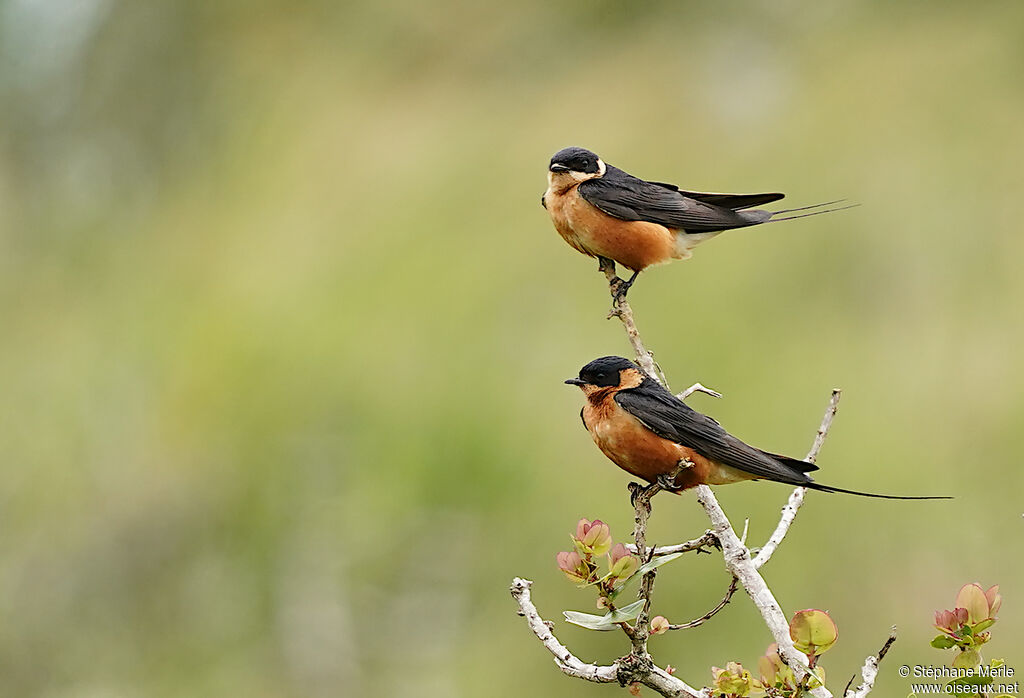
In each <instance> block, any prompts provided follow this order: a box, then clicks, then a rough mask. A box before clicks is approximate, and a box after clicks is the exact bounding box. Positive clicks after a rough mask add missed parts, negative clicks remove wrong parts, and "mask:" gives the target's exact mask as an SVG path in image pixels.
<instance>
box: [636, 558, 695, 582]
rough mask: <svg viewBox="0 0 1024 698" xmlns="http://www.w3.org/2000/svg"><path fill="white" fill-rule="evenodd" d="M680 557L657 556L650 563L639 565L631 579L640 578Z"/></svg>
mask: <svg viewBox="0 0 1024 698" xmlns="http://www.w3.org/2000/svg"><path fill="white" fill-rule="evenodd" d="M682 556H683V554H682V553H672V554H671V555H659V556H657V557H655V558H654V559H653V560H651V561H650V562H645V563H644V564H643V565H641V566H640V569H638V570H637V571H636V574H634V575H633V577H642V576H644V575H645V574H647V573H648V572H650V571H651V570H653V569H656V568H658V567H661V566H662V565H664V564H666V563H669V562H672V561H673V560H675V559H676V558H677V557H682ZM633 577H630V579H632V578H633Z"/></svg>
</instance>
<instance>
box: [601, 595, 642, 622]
mask: <svg viewBox="0 0 1024 698" xmlns="http://www.w3.org/2000/svg"><path fill="white" fill-rule="evenodd" d="M643 607H644V600H643V599H640V600H639V601H634V602H633V603H631V604H629V605H628V606H623V607H622V608H616V609H615V610H614V611H613V612H612V613H610V614H609V617H610V618H611V621H612V622H613V623H624V622H625V621H627V620H633V619H634V618H636V617H637V616H638V615H640V611H642V610H643Z"/></svg>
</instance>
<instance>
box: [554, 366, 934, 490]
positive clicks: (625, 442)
mask: <svg viewBox="0 0 1024 698" xmlns="http://www.w3.org/2000/svg"><path fill="white" fill-rule="evenodd" d="M565 382H566V383H568V384H569V385H576V386H579V387H580V389H582V390H583V394H584V395H585V396H586V405H584V407H583V410H582V411H581V412H580V417H582V419H583V425H584V426H585V427H586V428H587V431H589V432H590V435H591V436H592V437H593V439H594V443H596V444H597V447H598V448H600V449H601V451H602V453H604V454H605V455H606V456H608V458H610V459H611V461H612V462H613V463H615V465H617V466H619V467H620V468H622V469H623V470H625V471H626V472H628V473H630V474H632V475H635V476H636V477H639V478H642V479H644V480H646V481H647V482H650V483H657V484H658V485H660V486H661V487H663V488H664V489H667V490H670V491H673V492H682V491H683V490H687V489H690V488H691V487H696V486H697V485H727V484H730V483H733V482H741V481H743V480H771V481H773V482H782V483H785V484H787V485H796V486H798V487H807V488H810V489H812V490H821V491H822V492H842V493H844V494H856V495H860V496H862V497H879V498H882V499H949V497H898V496H894V495H887V494H872V493H869V492H857V491H855V490H844V489H841V488H839V487H830V486H829V485H822V484H819V483H817V482H815V481H814V480H812V479H811V478H810V476H808V475H807V473H809V472H811V471H813V470H817V469H818V466H816V465H815V464H814V463H809V462H807V461H802V460H799V459H797V458H790V457H788V456H780V455H778V454H775V453H769V452H768V451H762V450H761V449H759V448H754V447H753V446H750V445H748V444H746V443H744V442H742V441H740V440H739V439H737V438H736V437H735V436H733V435H732V434H730V433H729V432H727V431H726V430H725V429H723V428H722V427H721V425H720V424H719V423H718V422H716V421H715V420H713V419H712V418H711V417H708V416H706V415H703V414H701V413H700V412H697V411H696V410H693V409H691V408H690V407H688V406H687V405H686V403H684V402H683V401H682V400H680V399H679V398H677V397H676V396H675V395H673V394H672V393H670V392H669V391H668V390H666V389H665V388H664V387H663V386H662V385H661V384H660V383H659V382H658V381H656V380H654V379H653V378H651V377H650V376H648V375H647V374H646V373H644V371H643V370H642V369H641V368H640V367H639V366H637V365H636V364H635V363H633V362H632V361H630V360H628V359H624V358H622V357H621V356H605V357H603V358H600V359H595V360H594V361H591V362H590V363H589V364H587V365H586V366H584V367H583V368H582V369H580V373H579V376H578V377H577V378H570V379H569V380H567V381H565Z"/></svg>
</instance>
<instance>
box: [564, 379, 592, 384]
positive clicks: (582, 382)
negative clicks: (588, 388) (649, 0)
mask: <svg viewBox="0 0 1024 698" xmlns="http://www.w3.org/2000/svg"><path fill="white" fill-rule="evenodd" d="M565 384H566V385H586V384H587V382H586V381H582V380H580V379H579V378H570V379H569V380H567V381H566V382H565Z"/></svg>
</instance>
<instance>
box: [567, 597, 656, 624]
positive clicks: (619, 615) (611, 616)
mask: <svg viewBox="0 0 1024 698" xmlns="http://www.w3.org/2000/svg"><path fill="white" fill-rule="evenodd" d="M643 607H644V601H643V599H640V600H639V601H634V602H633V603H631V604H629V605H628V606H623V607H622V608H617V609H615V610H614V611H609V612H608V613H605V614H604V615H603V616H595V615H594V614H592V613H580V612H579V611H562V615H563V616H565V619H566V620H567V621H569V622H570V623H572V624H573V625H578V626H580V627H581V628H587V629H588V630H600V631H606V630H615V629H616V628H617V627H618V626H617V625H616V624H617V623H625V622H626V621H630V620H633V619H634V618H636V617H637V616H638V615H640V611H641V610H643Z"/></svg>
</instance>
